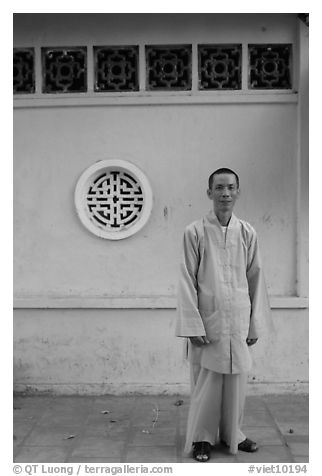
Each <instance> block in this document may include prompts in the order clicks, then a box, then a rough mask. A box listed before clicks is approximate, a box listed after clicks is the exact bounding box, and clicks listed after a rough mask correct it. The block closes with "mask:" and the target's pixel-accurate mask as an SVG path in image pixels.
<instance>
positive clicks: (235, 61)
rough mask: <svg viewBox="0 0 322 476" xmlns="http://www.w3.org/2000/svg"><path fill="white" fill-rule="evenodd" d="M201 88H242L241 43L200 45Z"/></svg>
mask: <svg viewBox="0 0 322 476" xmlns="http://www.w3.org/2000/svg"><path fill="white" fill-rule="evenodd" d="M198 63H199V68H198V70H199V89H203V90H208V89H241V45H199V46H198Z"/></svg>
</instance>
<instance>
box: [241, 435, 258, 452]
mask: <svg viewBox="0 0 322 476" xmlns="http://www.w3.org/2000/svg"><path fill="white" fill-rule="evenodd" d="M238 449H239V450H240V451H246V452H247V453H254V452H255V451H257V450H258V446H257V444H256V443H255V441H252V440H249V439H248V438H246V439H245V440H244V441H242V442H241V443H239V445H238Z"/></svg>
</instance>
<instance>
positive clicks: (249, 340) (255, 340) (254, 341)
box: [246, 337, 258, 345]
mask: <svg viewBox="0 0 322 476" xmlns="http://www.w3.org/2000/svg"><path fill="white" fill-rule="evenodd" d="M257 341H258V338H256V339H250V338H249V337H247V339H246V344H247V345H254V344H256V342H257Z"/></svg>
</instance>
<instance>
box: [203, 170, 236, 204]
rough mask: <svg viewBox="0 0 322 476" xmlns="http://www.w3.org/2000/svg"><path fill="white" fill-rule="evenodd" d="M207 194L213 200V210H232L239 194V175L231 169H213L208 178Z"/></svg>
mask: <svg viewBox="0 0 322 476" xmlns="http://www.w3.org/2000/svg"><path fill="white" fill-rule="evenodd" d="M207 195H208V198H209V199H210V200H212V201H213V205H214V210H215V212H222V213H227V212H232V210H233V208H234V205H235V202H236V200H237V198H238V196H239V177H238V175H237V174H236V172H234V171H233V170H231V169H227V168H221V169H217V170H215V172H213V173H212V174H211V175H210V177H209V179H208V190H207Z"/></svg>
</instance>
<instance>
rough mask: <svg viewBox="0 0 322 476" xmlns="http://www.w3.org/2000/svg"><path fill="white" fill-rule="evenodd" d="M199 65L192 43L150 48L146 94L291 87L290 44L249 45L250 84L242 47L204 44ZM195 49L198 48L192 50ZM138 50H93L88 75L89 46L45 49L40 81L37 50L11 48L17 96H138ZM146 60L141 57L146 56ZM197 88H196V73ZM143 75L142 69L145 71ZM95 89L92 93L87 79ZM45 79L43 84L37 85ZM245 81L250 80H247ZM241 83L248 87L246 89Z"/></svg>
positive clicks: (131, 48) (129, 47) (136, 47)
mask: <svg viewBox="0 0 322 476" xmlns="http://www.w3.org/2000/svg"><path fill="white" fill-rule="evenodd" d="M197 46H198V61H197V63H198V65H197V64H195V63H193V61H194V57H193V55H192V45H170V46H165V45H146V46H145V63H146V64H145V66H146V68H145V72H146V78H145V79H146V81H145V83H146V84H145V90H146V91H191V90H192V86H194V88H193V89H194V90H195V91H196V89H197V87H198V89H199V90H202V91H211V90H217V91H222V90H232V91H233V90H241V89H244V88H246V87H247V86H246V83H247V85H248V89H271V90H274V89H292V45H291V44H250V45H248V56H247V58H246V57H245V61H246V60H248V81H246V80H245V81H244V82H242V46H241V45H240V44H234V45H226V44H200V45H197ZM194 51H195V50H194ZM139 52H140V48H139V46H135V45H130V46H108V45H107V46H94V47H93V59H94V61H93V66H91V67H93V71H89V72H88V71H87V47H86V46H83V47H74V46H73V47H59V48H58V47H57V48H56V47H55V48H47V47H45V48H41V55H42V58H41V67H42V74H41V78H40V77H36V74H35V61H36V59H37V54H38V50H37V49H34V48H14V49H13V92H14V94H33V93H35V92H36V91H40V89H41V91H42V93H43V94H50V93H54V94H57V93H89V94H93V92H94V93H103V92H106V93H122V92H130V93H135V92H137V91H140V85H141V91H142V89H143V86H142V83H140V80H141V81H142V79H143V78H142V76H141V77H140V70H139ZM142 56H143V55H142ZM197 67H198V85H197V84H193V82H194V79H193V78H195V77H197V74H194V75H193V74H192V69H193V68H196V69H197ZM141 72H142V69H141ZM88 73H89V74H90V75H91V74H93V78H94V87H93V90H92V91H88V87H87V76H88ZM41 79H42V85H41V86H40V84H39V87H38V86H37V84H38V81H39V82H40V80H41ZM245 79H246V78H245ZM242 83H243V84H244V85H245V86H244V87H243V88H242Z"/></svg>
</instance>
